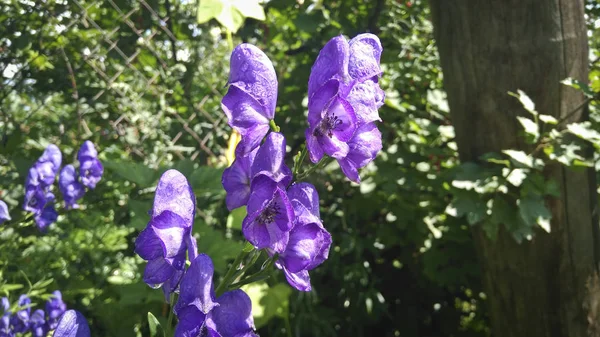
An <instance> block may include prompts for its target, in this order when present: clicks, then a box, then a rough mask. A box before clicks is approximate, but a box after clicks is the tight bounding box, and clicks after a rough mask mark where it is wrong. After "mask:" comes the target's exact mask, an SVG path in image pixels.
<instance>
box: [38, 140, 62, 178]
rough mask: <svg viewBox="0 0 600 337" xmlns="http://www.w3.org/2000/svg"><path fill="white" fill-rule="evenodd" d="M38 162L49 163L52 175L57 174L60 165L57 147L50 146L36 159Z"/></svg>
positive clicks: (60, 160) (60, 159)
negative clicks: (52, 171) (52, 169)
mask: <svg viewBox="0 0 600 337" xmlns="http://www.w3.org/2000/svg"><path fill="white" fill-rule="evenodd" d="M38 162H40V163H41V162H50V163H52V166H53V168H54V174H56V173H58V169H59V168H60V164H61V163H62V153H61V152H60V149H59V148H58V146H56V145H54V144H50V145H48V146H47V147H46V149H45V150H44V153H42V156H41V157H40V158H39V159H38Z"/></svg>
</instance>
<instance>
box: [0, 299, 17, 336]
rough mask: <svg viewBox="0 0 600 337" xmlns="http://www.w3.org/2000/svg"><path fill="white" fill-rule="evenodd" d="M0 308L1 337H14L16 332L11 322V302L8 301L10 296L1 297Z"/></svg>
mask: <svg viewBox="0 0 600 337" xmlns="http://www.w3.org/2000/svg"><path fill="white" fill-rule="evenodd" d="M0 309H1V310H2V316H0V337H13V336H14V335H15V332H14V331H13V327H12V325H11V324H10V311H9V310H10V302H8V298H6V297H2V299H0Z"/></svg>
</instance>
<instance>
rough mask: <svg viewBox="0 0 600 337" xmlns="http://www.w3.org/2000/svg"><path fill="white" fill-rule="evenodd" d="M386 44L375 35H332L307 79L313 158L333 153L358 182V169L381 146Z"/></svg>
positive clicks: (308, 142)
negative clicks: (379, 123)
mask: <svg viewBox="0 0 600 337" xmlns="http://www.w3.org/2000/svg"><path fill="white" fill-rule="evenodd" d="M381 52H382V47H381V43H380V42H379V38H377V36H375V35H373V34H360V35H358V36H356V37H355V38H353V39H352V40H350V42H348V41H346V39H345V38H344V37H343V36H338V37H335V38H333V39H331V40H330V41H329V42H328V43H327V44H326V45H325V47H323V49H322V50H321V52H320V53H319V56H318V57H317V60H316V61H315V63H314V65H313V67H312V69H311V73H310V77H309V80H308V124H309V127H308V129H307V130H306V132H305V135H306V144H307V147H308V152H309V155H310V159H311V161H312V162H314V163H317V162H318V161H319V160H320V159H321V158H322V157H323V155H324V154H326V155H328V156H331V157H333V158H335V159H336V160H337V161H338V163H339V165H340V167H341V169H342V171H343V172H344V174H345V175H346V176H347V177H348V178H349V179H350V180H352V181H354V182H360V177H359V175H358V169H359V168H362V167H364V166H365V165H367V164H368V163H369V162H371V161H372V160H373V159H375V156H376V155H377V153H378V152H379V151H380V150H381V147H382V145H381V133H380V132H379V130H378V129H377V126H376V125H375V122H376V121H380V120H381V119H380V118H379V113H378V109H379V108H380V107H381V106H382V105H383V101H384V96H385V95H384V92H383V90H381V88H380V87H379V84H378V77H379V75H380V74H381V68H380V67H379V61H380V57H381Z"/></svg>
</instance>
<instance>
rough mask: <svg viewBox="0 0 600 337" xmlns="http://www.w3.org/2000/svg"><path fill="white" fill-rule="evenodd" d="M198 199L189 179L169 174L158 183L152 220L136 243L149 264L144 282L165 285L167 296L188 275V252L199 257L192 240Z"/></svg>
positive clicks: (173, 171) (176, 172)
mask: <svg viewBox="0 0 600 337" xmlns="http://www.w3.org/2000/svg"><path fill="white" fill-rule="evenodd" d="M195 210H196V199H195V197H194V193H193V192H192V187H191V186H190V184H189V182H188V181H187V179H186V178H185V177H184V176H183V174H181V173H180V172H178V171H177V170H168V171H166V172H165V173H164V174H163V175H162V176H161V178H160V180H159V181H158V186H157V187H156V193H155V195H154V205H153V208H152V218H151V219H150V222H149V223H148V225H147V227H146V228H145V229H144V230H143V231H142V232H141V233H140V235H139V236H138V237H137V239H136V240H135V252H136V253H137V254H138V255H139V256H140V257H141V258H143V259H144V260H147V261H148V265H147V266H146V270H145V271H144V282H146V283H147V284H148V285H150V286H151V287H156V288H158V287H160V286H163V291H164V292H165V297H166V298H168V297H169V295H170V294H171V293H172V292H173V291H175V290H176V289H177V286H178V284H179V281H180V279H181V277H182V276H183V274H184V269H185V260H186V250H187V251H188V254H189V255H190V258H194V257H195V256H196V255H197V251H196V245H195V241H194V239H193V237H192V233H191V231H192V224H193V221H194V215H195Z"/></svg>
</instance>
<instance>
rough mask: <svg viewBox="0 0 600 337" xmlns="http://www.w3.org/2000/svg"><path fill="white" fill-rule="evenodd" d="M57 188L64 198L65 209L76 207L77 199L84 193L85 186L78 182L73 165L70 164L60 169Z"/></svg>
mask: <svg viewBox="0 0 600 337" xmlns="http://www.w3.org/2000/svg"><path fill="white" fill-rule="evenodd" d="M58 188H59V189H60V192H61V193H62V195H63V199H65V207H66V208H67V209H70V208H77V207H78V205H77V200H79V199H81V198H83V195H84V194H85V187H83V185H81V183H79V181H78V179H77V172H76V171H75V167H73V165H70V164H69V165H67V166H65V167H63V169H62V170H61V171H60V175H59V177H58Z"/></svg>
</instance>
